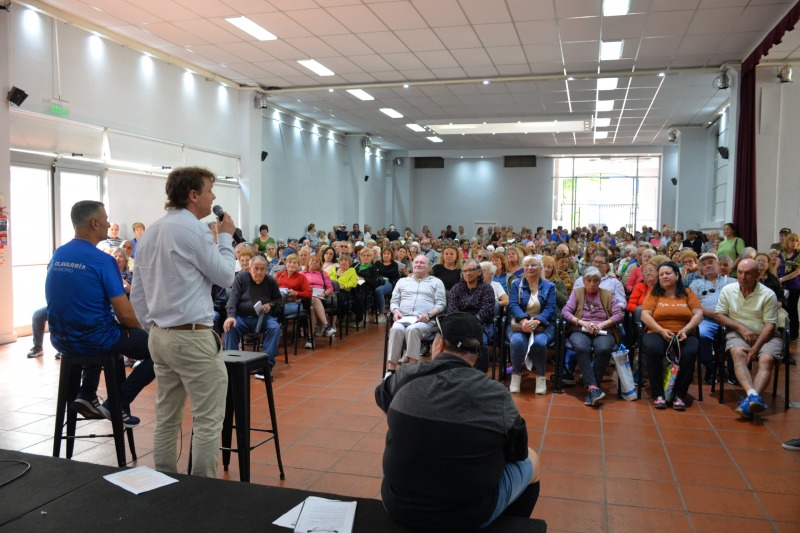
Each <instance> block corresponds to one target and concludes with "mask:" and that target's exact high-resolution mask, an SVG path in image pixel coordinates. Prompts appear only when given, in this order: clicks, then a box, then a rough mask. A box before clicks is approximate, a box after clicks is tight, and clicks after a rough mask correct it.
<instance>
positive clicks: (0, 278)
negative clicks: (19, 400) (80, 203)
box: [0, 11, 17, 344]
mask: <svg viewBox="0 0 800 533" xmlns="http://www.w3.org/2000/svg"><path fill="white" fill-rule="evenodd" d="M10 26H11V15H9V13H8V12H5V11H0V35H3V36H5V35H8V34H9V32H10ZM8 63H9V53H8V50H6V49H5V47H0V89H1V90H2V91H3V92H5V91H7V90H8V89H9V88H10V87H11V85H12V80H11V79H10V78H9V76H8ZM9 122H10V113H9V111H8V104H6V102H5V101H4V102H2V104H0V197H2V198H0V206H8V203H7V202H8V201H9V200H10V198H9V193H10V191H11V153H10V151H9V148H10V147H11V146H10V145H11V138H10V132H9V129H8V124H9ZM12 251H13V250H12V248H11V247H10V246H7V247H5V249H0V294H2V295H3V297H2V299H0V344H6V343H9V342H14V341H15V340H17V336H16V334H15V333H14V307H13V304H12V302H13V298H12V294H13V292H12V291H13V289H12V283H11V253H12Z"/></svg>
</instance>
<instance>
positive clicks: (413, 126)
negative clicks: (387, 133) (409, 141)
mask: <svg viewBox="0 0 800 533" xmlns="http://www.w3.org/2000/svg"><path fill="white" fill-rule="evenodd" d="M406 128H408V129H410V130H412V131H416V132H422V131H425V128H423V127H422V126H420V125H419V124H406Z"/></svg>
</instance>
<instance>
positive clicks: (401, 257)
mask: <svg viewBox="0 0 800 533" xmlns="http://www.w3.org/2000/svg"><path fill="white" fill-rule="evenodd" d="M395 260H397V262H398V263H400V264H401V265H403V268H402V269H401V272H400V277H401V278H404V277H406V276H408V275H409V272H411V258H410V257H409V255H408V249H407V248H405V247H404V246H401V247H400V248H398V249H397V251H396V252H395ZM395 285H396V284H395Z"/></svg>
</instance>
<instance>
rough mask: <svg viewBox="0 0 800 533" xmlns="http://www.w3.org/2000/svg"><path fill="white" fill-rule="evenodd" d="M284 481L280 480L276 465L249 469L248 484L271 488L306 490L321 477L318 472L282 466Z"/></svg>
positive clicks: (320, 473)
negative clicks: (269, 486)
mask: <svg viewBox="0 0 800 533" xmlns="http://www.w3.org/2000/svg"><path fill="white" fill-rule="evenodd" d="M283 472H284V474H285V475H286V479H285V480H281V478H280V471H279V470H278V465H265V466H261V465H257V466H252V467H251V468H250V482H251V483H258V484H259V485H271V486H273V487H288V488H291V489H300V490H308V487H310V486H311V485H312V483H314V482H315V481H316V480H318V479H319V478H321V477H322V474H323V472H321V471H319V470H306V469H303V468H291V467H287V466H286V465H284V467H283Z"/></svg>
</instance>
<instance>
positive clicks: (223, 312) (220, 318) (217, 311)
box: [211, 285, 228, 338]
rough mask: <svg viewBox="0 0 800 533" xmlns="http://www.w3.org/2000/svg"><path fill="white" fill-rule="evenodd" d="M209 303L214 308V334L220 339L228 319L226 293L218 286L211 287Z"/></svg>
mask: <svg viewBox="0 0 800 533" xmlns="http://www.w3.org/2000/svg"><path fill="white" fill-rule="evenodd" d="M211 303H212V304H213V306H214V325H213V326H212V328H213V329H214V332H215V333H216V334H217V335H219V337H220V338H222V334H223V333H224V332H225V329H224V327H225V319H226V318H228V311H227V309H226V306H227V305H228V291H227V290H226V289H225V288H224V287H220V286H219V285H211Z"/></svg>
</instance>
